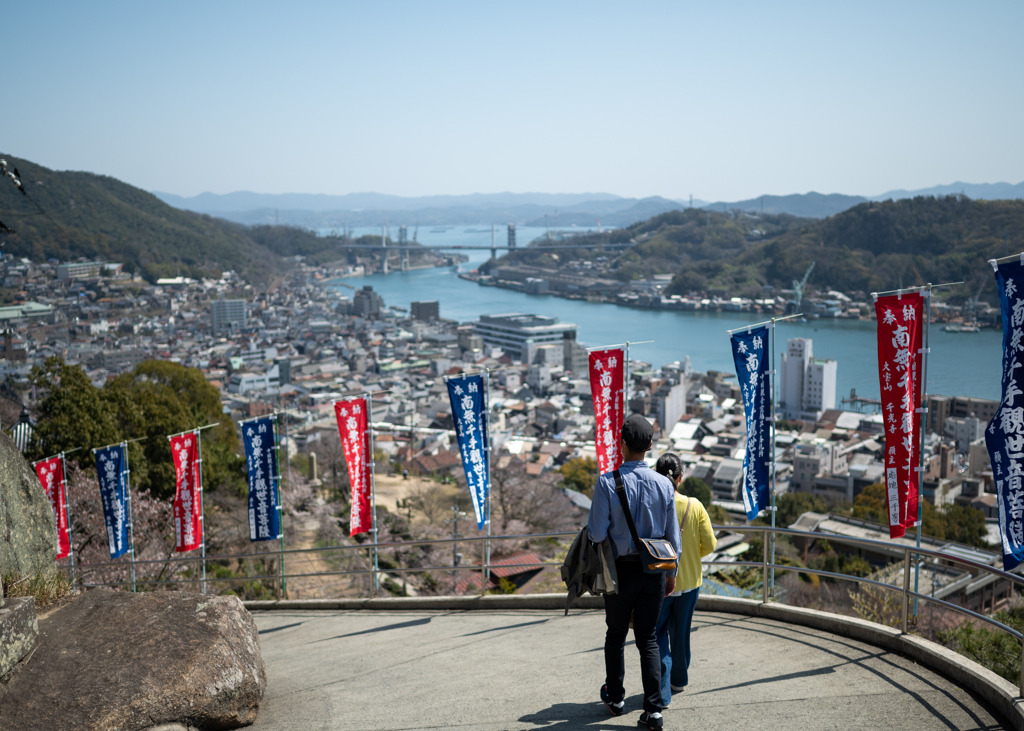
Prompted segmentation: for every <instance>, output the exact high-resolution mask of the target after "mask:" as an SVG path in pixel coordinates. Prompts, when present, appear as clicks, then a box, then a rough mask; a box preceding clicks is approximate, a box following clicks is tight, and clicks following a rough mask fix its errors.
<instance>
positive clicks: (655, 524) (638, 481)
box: [587, 460, 682, 576]
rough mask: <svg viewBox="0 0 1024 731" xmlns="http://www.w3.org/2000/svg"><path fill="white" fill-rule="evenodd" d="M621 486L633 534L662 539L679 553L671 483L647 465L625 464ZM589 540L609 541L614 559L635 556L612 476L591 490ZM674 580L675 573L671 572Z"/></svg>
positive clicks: (643, 463) (676, 520) (588, 523)
mask: <svg viewBox="0 0 1024 731" xmlns="http://www.w3.org/2000/svg"><path fill="white" fill-rule="evenodd" d="M619 472H620V473H621V474H622V484H623V487H625V489H626V500H627V502H628V503H629V507H630V509H631V510H630V511H631V512H632V514H633V522H634V523H636V532H637V534H638V535H639V536H640V537H641V538H664V539H666V540H667V541H668V542H669V543H671V544H672V547H673V548H675V549H676V555H677V556H678V555H679V553H680V551H681V550H682V546H681V545H680V542H679V521H678V519H677V518H676V501H675V488H673V486H672V481H671V480H669V479H668V478H667V477H665V476H664V475H659V474H658V473H657V472H655V471H654V470H652V469H651V468H650V467H649V466H648V465H647V463H646V462H644V461H642V460H638V461H636V462H625V463H623V465H622V467H620V468H619ZM587 525H588V527H589V528H590V540H592V541H594V542H595V543H599V542H600V541H603V540H604V539H605V537H608V538H610V539H611V542H612V552H613V553H614V554H615V557H616V558H618V557H619V556H625V555H626V554H629V553H636V548H635V547H634V546H633V538H632V536H630V535H629V524H628V523H626V516H625V514H623V512H622V504H621V503H620V502H619V496H618V495H616V494H615V475H613V474H612V473H611V472H608V473H607V474H604V475H601V476H600V477H599V478H598V480H597V486H596V487H595V488H594V500H593V502H592V503H591V505H590V520H589V521H588V522H587ZM669 575H670V576H674V575H675V572H674V571H673V572H671V573H670V574H669Z"/></svg>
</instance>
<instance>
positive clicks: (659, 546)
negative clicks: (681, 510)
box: [615, 470, 679, 574]
mask: <svg viewBox="0 0 1024 731" xmlns="http://www.w3.org/2000/svg"><path fill="white" fill-rule="evenodd" d="M615 494H617V495H618V496H619V502H620V503H622V512H623V513H625V514H626V524H627V525H629V533H630V535H631V536H633V545H634V546H636V550H637V552H638V553H639V554H640V565H641V566H642V567H643V570H644V573H645V574H664V573H668V572H669V571H675V568H676V563H677V562H678V560H679V557H678V556H677V555H676V549H675V548H673V547H672V544H671V543H669V542H668V541H666V540H665V539H664V538H641V537H640V535H639V534H638V533H637V532H636V523H634V522H633V513H631V512H630V510H629V501H628V500H626V487H625V485H623V484H622V475H621V474H620V473H619V470H615ZM674 507H675V506H673V508H674ZM672 512H673V515H672V519H673V520H675V519H676V516H675V515H674V513H675V510H674V509H673V511H672Z"/></svg>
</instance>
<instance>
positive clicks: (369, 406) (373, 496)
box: [366, 395, 380, 596]
mask: <svg viewBox="0 0 1024 731" xmlns="http://www.w3.org/2000/svg"><path fill="white" fill-rule="evenodd" d="M366 430H367V432H368V433H369V436H370V522H371V524H372V525H373V582H372V583H371V585H370V586H371V589H372V591H373V596H377V591H378V589H379V588H380V587H379V585H378V567H379V564H378V562H377V543H378V542H379V537H378V535H377V461H376V460H375V459H374V458H373V398H372V397H371V396H369V395H367V397H366Z"/></svg>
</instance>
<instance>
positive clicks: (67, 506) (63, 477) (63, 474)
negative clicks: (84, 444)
mask: <svg viewBox="0 0 1024 731" xmlns="http://www.w3.org/2000/svg"><path fill="white" fill-rule="evenodd" d="M64 454H65V453H64V452H61V453H60V482H61V485H60V487H61V490H60V491H61V494H62V495H63V496H64V520H66V521H67V524H68V547H69V548H70V550H71V588H72V589H74V588H75V539H74V534H73V533H72V530H71V501H70V500H68V472H67V470H68V466H67V463H66V462H65V461H64Z"/></svg>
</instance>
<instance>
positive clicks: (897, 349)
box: [875, 292, 924, 538]
mask: <svg viewBox="0 0 1024 731" xmlns="http://www.w3.org/2000/svg"><path fill="white" fill-rule="evenodd" d="M923 303H924V298H923V297H922V296H921V293H920V292H914V293H911V294H904V295H889V296H887V297H879V298H878V299H877V300H875V315H876V316H877V318H878V380H879V386H880V390H881V394H882V417H883V419H884V420H885V492H886V500H887V502H888V506H889V537H890V538H899V537H900V536H902V535H903V534H904V533H906V530H907V528H909V527H911V526H914V525H916V524H917V501H918V499H919V496H918V494H917V471H916V469H915V468H916V467H917V466H918V465H919V464H920V461H921V453H920V450H921V414H919V413H917V409H918V408H919V407H920V404H921V383H920V376H921V353H920V352H919V351H920V350H921V347H922V322H921V320H922V319H923V315H924V306H923Z"/></svg>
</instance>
